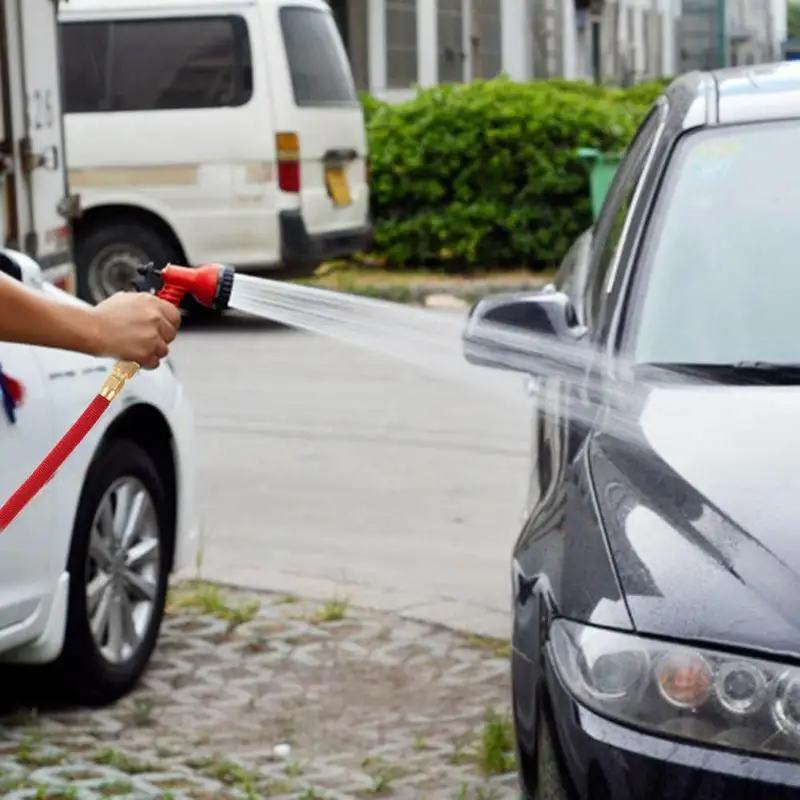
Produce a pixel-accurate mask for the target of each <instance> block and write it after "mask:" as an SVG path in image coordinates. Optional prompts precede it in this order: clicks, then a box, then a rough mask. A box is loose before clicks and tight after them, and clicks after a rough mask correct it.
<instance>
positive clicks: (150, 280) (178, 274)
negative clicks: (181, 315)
mask: <svg viewBox="0 0 800 800" xmlns="http://www.w3.org/2000/svg"><path fill="white" fill-rule="evenodd" d="M139 273H140V274H141V276H142V278H141V279H140V280H139V281H138V283H137V285H138V288H139V289H140V290H141V291H146V292H155V293H156V294H157V295H158V296H159V297H161V298H162V299H163V300H167V301H168V302H170V303H173V304H174V305H176V306H177V305H180V303H181V301H182V300H183V298H184V296H185V295H187V294H189V295H191V296H192V297H194V299H195V300H197V302H198V303H201V304H202V305H204V306H208V307H209V308H214V309H216V310H217V311H224V310H225V309H226V308H227V307H228V303H229V302H230V299H231V290H232V289H233V276H234V271H233V267H226V266H223V265H222V264H205V265H204V266H202V267H179V266H176V265H175V264H167V266H166V267H164V268H163V269H160V270H159V269H155V268H154V266H153V265H152V264H148V265H146V266H144V267H140V268H139Z"/></svg>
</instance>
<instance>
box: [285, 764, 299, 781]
mask: <svg viewBox="0 0 800 800" xmlns="http://www.w3.org/2000/svg"><path fill="white" fill-rule="evenodd" d="M283 771H284V772H285V773H286V774H287V775H288V776H289V777H290V778H297V777H299V776H300V775H302V774H303V765H302V764H301V763H300V762H299V761H291V762H289V763H288V764H287V765H286V766H285V767H284V769H283Z"/></svg>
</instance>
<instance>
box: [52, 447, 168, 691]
mask: <svg viewBox="0 0 800 800" xmlns="http://www.w3.org/2000/svg"><path fill="white" fill-rule="evenodd" d="M171 524H172V523H171V522H170V515H169V513H168V504H167V500H166V497H165V494H164V487H163V485H162V481H161V479H160V478H159V475H158V471H157V469H156V467H155V465H154V464H153V461H152V459H151V458H150V457H149V456H148V455H147V453H146V452H145V451H144V450H142V449H141V448H140V447H139V446H138V445H136V444H134V443H133V442H130V441H127V440H118V441H114V442H112V443H111V444H110V445H109V446H108V447H107V448H106V449H105V450H104V451H103V452H102V453H101V454H100V455H99V456H98V458H97V459H96V460H95V461H94V463H93V464H92V465H91V467H90V468H89V471H88V474H87V476H86V481H85V484H84V490H83V494H82V496H81V500H80V505H79V507H78V513H77V516H76V520H75V529H74V531H73V536H72V547H71V551H70V557H69V564H68V569H69V573H70V598H69V612H68V619H67V631H66V640H65V643H64V651H63V653H62V655H61V657H60V658H59V660H58V662H57V663H56V665H55V668H56V669H55V674H56V675H57V676H58V678H59V682H60V683H61V684H62V685H63V686H64V689H65V690H66V691H67V693H68V699H69V700H71V701H77V702H80V703H85V704H105V703H110V702H113V701H114V700H117V699H118V698H120V697H121V696H123V695H125V694H126V693H127V692H129V691H130V690H131V689H132V688H133V687H134V686H135V685H136V684H137V683H138V681H139V679H140V678H141V676H142V673H143V672H144V670H145V669H146V667H147V665H148V663H149V661H150V657H151V655H152V653H153V648H154V647H155V644H156V640H157V638H158V633H159V630H160V627H161V621H162V619H163V616H164V603H165V599H166V591H167V582H168V578H169V546H168V543H169V541H170V539H171V530H170V525H171ZM65 699H67V698H65Z"/></svg>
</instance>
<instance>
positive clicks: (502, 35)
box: [329, 0, 786, 100]
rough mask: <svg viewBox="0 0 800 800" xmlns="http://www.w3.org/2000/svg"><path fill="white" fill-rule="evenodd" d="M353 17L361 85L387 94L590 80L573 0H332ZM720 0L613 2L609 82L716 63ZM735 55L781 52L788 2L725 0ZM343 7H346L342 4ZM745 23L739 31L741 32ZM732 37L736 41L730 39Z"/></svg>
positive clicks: (585, 22) (397, 96)
mask: <svg viewBox="0 0 800 800" xmlns="http://www.w3.org/2000/svg"><path fill="white" fill-rule="evenodd" d="M329 2H330V3H331V4H332V5H338V6H339V18H340V19H341V18H346V19H347V24H348V31H347V37H346V39H347V44H348V49H349V51H350V58H351V62H352V65H353V73H354V76H355V79H356V84H357V86H358V88H359V89H361V90H367V91H370V92H372V93H373V94H375V95H376V96H378V97H383V98H386V99H389V100H402V99H404V98H407V97H409V96H411V95H413V93H414V91H415V87H416V86H417V85H419V86H423V87H425V86H433V85H436V84H437V83H440V82H450V81H470V80H473V79H475V78H491V77H494V76H495V75H498V74H500V73H501V72H505V73H506V74H508V75H509V76H510V77H511V78H513V79H515V80H532V79H537V78H548V77H564V78H571V79H587V80H591V79H592V77H593V73H594V71H593V58H592V51H591V20H590V19H589V18H588V17H587V15H586V14H583V13H580V12H578V11H576V10H575V7H574V2H573V0H329ZM717 2H718V0H606V2H605V7H604V10H603V13H602V16H601V18H600V24H601V42H602V47H601V52H602V59H601V71H602V77H603V79H604V80H613V81H616V82H622V83H634V82H638V81H641V80H646V79H648V78H655V77H662V76H668V75H674V74H676V73H677V72H681V71H684V70H685V69H692V68H708V67H714V66H717V56H716V49H715V48H716V46H717V45H716V43H717V35H716V27H715V24H716V23H715V17H714V12H713V9H715V8H716V4H717ZM727 3H728V6H727V8H728V26H729V29H730V31H732V32H743V31H748V32H749V36H750V39H749V40H747V41H744V40H737V43H736V44H735V45H734V44H732V43H731V44H729V49H730V51H731V53H733V52H734V51H735V53H736V58H746V59H748V60H755V61H768V60H771V59H773V58H776V57H778V54H779V52H780V47H781V44H782V42H783V41H784V39H785V38H786V10H785V7H783V5H784V0H727ZM341 4H344V10H342V7H341ZM740 29H741V30H740ZM731 41H733V40H731Z"/></svg>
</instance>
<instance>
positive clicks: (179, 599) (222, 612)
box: [167, 581, 261, 632]
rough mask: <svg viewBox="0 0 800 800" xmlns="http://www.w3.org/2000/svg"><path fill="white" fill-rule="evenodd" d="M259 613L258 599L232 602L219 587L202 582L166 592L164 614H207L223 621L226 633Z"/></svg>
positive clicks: (180, 585) (182, 585) (185, 584)
mask: <svg viewBox="0 0 800 800" xmlns="http://www.w3.org/2000/svg"><path fill="white" fill-rule="evenodd" d="M260 610H261V603H260V602H259V601H258V600H247V601H245V602H243V603H235V602H233V601H231V600H230V599H229V598H228V597H226V596H225V593H224V592H223V591H222V589H221V588H220V587H219V586H216V585H215V584H213V583H207V582H205V581H186V582H185V583H180V584H178V585H177V586H175V587H173V588H172V589H171V590H170V593H169V598H168V600H167V613H168V614H179V613H181V612H185V611H194V612H196V613H200V614H208V615H209V616H212V617H216V618H217V619H221V620H224V621H225V622H227V623H228V630H229V632H230V631H233V630H234V629H235V628H237V627H239V625H243V624H244V623H246V622H250V621H252V620H253V619H255V617H256V615H257V614H258V612H259V611H260Z"/></svg>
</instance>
